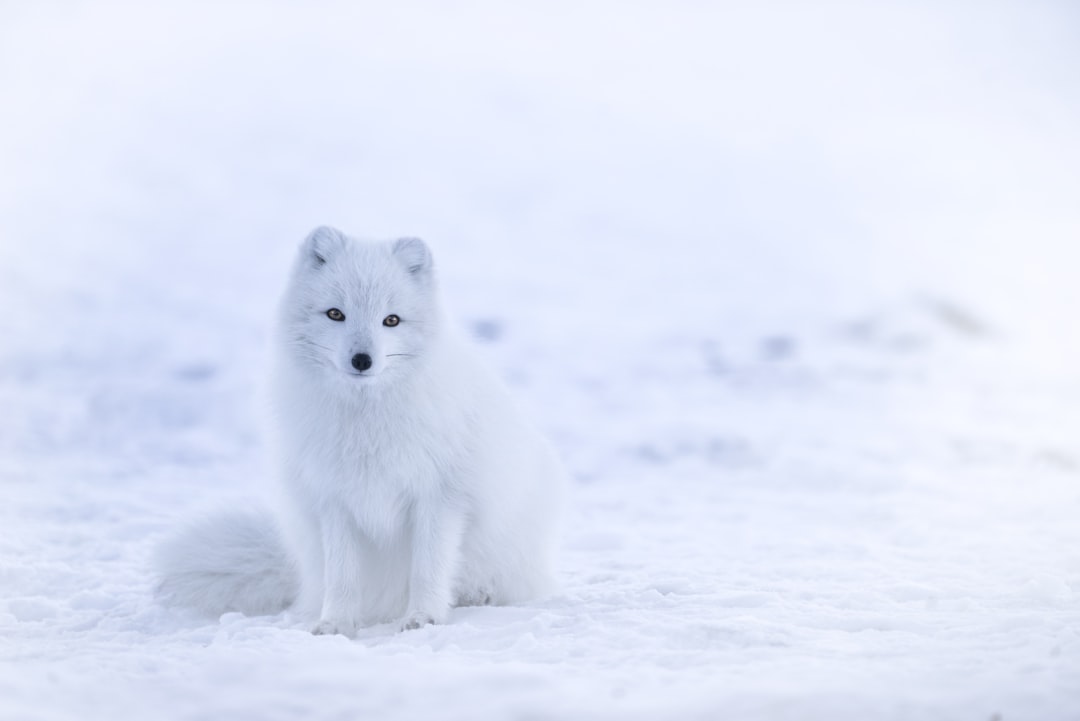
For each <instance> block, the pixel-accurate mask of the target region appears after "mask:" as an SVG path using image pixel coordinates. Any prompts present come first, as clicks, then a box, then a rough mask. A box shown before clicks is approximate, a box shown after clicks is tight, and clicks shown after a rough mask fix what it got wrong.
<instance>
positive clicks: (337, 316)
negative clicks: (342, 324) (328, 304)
mask: <svg viewBox="0 0 1080 721" xmlns="http://www.w3.org/2000/svg"><path fill="white" fill-rule="evenodd" d="M326 317H327V318H329V319H330V320H345V314H344V313H342V312H341V311H340V310H338V309H337V308H331V309H330V310H328V311H326Z"/></svg>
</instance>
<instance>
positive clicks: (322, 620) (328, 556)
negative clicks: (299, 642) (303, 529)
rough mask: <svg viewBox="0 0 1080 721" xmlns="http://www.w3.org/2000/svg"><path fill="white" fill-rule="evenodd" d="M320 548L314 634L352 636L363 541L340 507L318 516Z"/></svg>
mask: <svg viewBox="0 0 1080 721" xmlns="http://www.w3.org/2000/svg"><path fill="white" fill-rule="evenodd" d="M320 520H321V524H320V525H321V528H320V531H321V534H322V550H323V569H322V570H323V598H322V612H321V613H320V614H319V622H318V623H317V624H316V625H315V628H313V629H312V631H311V632H312V633H314V634H316V635H324V634H342V635H344V636H349V637H352V636H354V635H356V629H357V626H358V625H359V623H358V622H359V615H360V604H361V597H360V595H361V593H362V592H363V584H362V570H363V569H362V567H361V563H362V560H361V553H360V551H361V549H360V544H361V543H362V542H363V541H362V539H361V538H360V534H359V530H358V529H357V528H356V523H355V522H354V521H353V519H352V518H350V517H348V516H347V514H345V513H344V512H342V511H341V510H334V511H328V512H326V513H325V515H324V516H323V517H322V518H321V519H320Z"/></svg>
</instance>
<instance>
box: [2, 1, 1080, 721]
mask: <svg viewBox="0 0 1080 721" xmlns="http://www.w3.org/2000/svg"><path fill="white" fill-rule="evenodd" d="M511 8H512V9H511ZM1078 28H1080V10H1078V9H1077V7H1076V5H1075V4H1074V3H1069V2H1061V3H1058V4H1055V3H1051V2H1020V1H1018V2H1015V3H1012V4H1004V3H981V2H972V3H962V2H957V3H932V2H927V3H918V2H914V3H908V2H904V3H897V4H890V3H884V2H881V3H851V4H834V3H825V4H822V3H741V4H737V5H736V4H723V3H697V2H675V3H633V2H619V3H610V4H607V3H599V2H598V3H565V4H564V3H558V2H557V3H539V2H538V3H535V4H523V3H502V4H494V3H493V4H491V5H485V4H482V3H468V2H466V3H447V4H438V5H436V4H433V5H431V6H423V5H415V4H411V3H402V4H398V3H378V4H376V3H345V4H341V5H335V4H333V3H330V2H320V3H304V4H301V3H286V2H262V3H251V4H247V5H245V4H243V3H240V2H235V3H220V4H212V3H205V4H204V3H199V2H196V3H180V2H176V3H139V4H136V3H131V4H129V5H128V4H116V3H82V2H41V3H29V2H22V3H20V2H7V3H4V4H3V5H2V6H0V98H2V101H0V102H2V103H3V107H4V110H3V113H2V116H0V118H2V119H0V130H2V132H0V410H2V412H0V719H2V720H3V721H16V720H18V721H23V720H30V719H42V720H46V719H73V720H74V719H79V720H85V719H94V720H96V719H110V720H114V719H132V720H135V719H138V720H140V721H142V720H145V719H191V720H194V719H207V720H209V719H251V720H252V721H255V720H260V721H262V720H266V719H270V720H273V719H340V720H342V721H346V720H351V719H379V720H384V719H385V720H393V719H417V720H422V719H436V718H446V719H463V720H464V719H470V720H480V721H486V720H495V719H534V720H538V719H579V718H601V719H612V720H615V719H661V718H665V719H666V718H678V719H744V720H750V721H754V720H773V719H853V720H854V719H859V720H863V719H919V720H922V719H950V720H951V719H973V720H976V721H991V719H998V720H1000V721H1013V720H1015V719H1031V720H1033V721H1035V720H1039V721H1043V720H1047V721H1055V720H1058V719H1080V321H1078V320H1077V316H1078V313H1080V131H1078V130H1077V129H1078V128H1080V82H1078V80H1077V78H1078V71H1080V30H1078ZM323 223H328V224H333V225H337V226H339V227H341V228H343V229H345V230H347V231H349V232H351V233H355V234H359V235H368V236H373V237H392V236H397V235H419V236H422V237H424V238H425V239H427V240H428V241H429V243H430V244H431V245H432V247H433V248H434V249H435V252H436V258H437V261H438V263H439V267H440V271H441V274H442V284H443V288H444V294H445V296H446V298H447V302H448V304H449V306H450V308H451V310H452V312H453V314H454V317H455V318H456V319H457V320H458V321H459V322H460V323H461V324H462V325H463V326H465V327H467V328H469V329H470V330H471V332H472V333H473V334H474V335H475V336H476V338H477V342H478V343H480V344H481V348H482V350H483V351H484V353H485V355H486V357H487V358H488V360H489V361H490V362H491V364H492V365H493V367H495V368H496V369H497V370H498V371H499V372H500V373H501V374H502V375H503V377H504V378H506V380H507V382H508V383H509V384H510V385H511V386H512V388H513V389H514V391H515V393H516V395H517V396H518V397H519V398H520V399H521V400H522V402H523V403H524V404H525V405H526V406H527V407H528V408H530V410H531V411H532V413H533V414H534V416H535V417H536V418H537V420H538V422H539V423H540V425H541V426H542V427H543V428H544V429H545V430H546V432H547V433H548V434H549V435H550V437H551V438H552V439H553V441H554V442H555V444H556V445H557V447H558V449H559V450H560V452H561V454H562V456H563V457H564V459H565V461H566V464H567V466H568V468H569V469H570V471H571V473H572V475H573V477H574V478H575V484H574V488H573V492H572V494H571V498H570V503H569V507H568V508H567V513H566V528H565V533H564V551H563V553H562V558H561V582H562V589H561V591H560V592H559V593H558V594H557V595H554V596H552V597H550V598H546V599H543V600H540V601H537V602H535V603H533V604H530V605H528V606H524V607H516V608H471V609H459V610H456V611H455V612H454V613H453V614H452V618H451V622H450V623H448V624H447V625H444V626H437V627H427V628H424V629H421V630H418V631H411V632H407V633H396V632H395V629H393V628H391V627H389V626H387V627H376V628H371V629H368V630H366V631H364V632H362V633H361V635H360V637H359V638H357V639H356V640H352V641H350V640H347V639H345V638H342V637H315V636H312V635H310V634H309V633H307V631H306V629H305V628H304V627H303V625H302V624H300V623H298V622H297V621H296V620H295V619H293V618H291V617H290V616H289V615H288V614H284V615H281V616H275V617H261V618H245V617H243V616H240V615H236V614H230V615H226V616H224V617H222V618H220V619H201V618H197V617H193V616H188V615H185V614H183V613H181V612H178V611H175V610H172V609H167V608H163V607H161V606H160V605H158V604H157V603H155V600H154V597H153V593H152V588H153V581H152V577H151V572H150V564H149V561H150V557H151V555H152V553H153V549H154V547H155V545H156V544H157V543H158V542H159V541H160V540H161V539H162V538H164V537H165V536H167V535H168V534H169V532H170V531H171V530H172V529H175V528H177V527H178V526H179V525H181V524H183V523H185V522H186V521H187V520H188V519H191V518H193V517H197V516H198V515H199V514H200V513H204V512H206V511H212V510H214V509H217V508H221V507H223V506H231V505H257V504H258V503H260V502H261V498H262V496H263V495H264V494H265V492H266V489H268V487H269V485H270V484H269V480H268V479H269V478H270V476H271V475H272V473H273V469H272V468H271V467H270V463H269V461H268V460H267V458H266V453H265V452H266V448H265V447H264V440H263V438H264V428H263V427H264V418H265V412H264V410H263V409H264V407H265V406H264V393H263V382H264V371H265V368H266V365H267V350H266V343H267V340H268V332H269V325H270V322H271V319H272V317H273V314H274V308H275V304H276V302H277V296H278V294H279V293H280V291H281V289H282V287H283V284H284V280H285V273H286V269H287V266H288V263H289V262H290V260H291V256H292V254H293V252H294V248H295V246H296V244H297V243H298V242H299V241H300V239H301V238H302V237H303V235H304V234H305V233H306V232H307V231H309V230H310V229H311V228H312V227H314V226H316V225H319V224H323Z"/></svg>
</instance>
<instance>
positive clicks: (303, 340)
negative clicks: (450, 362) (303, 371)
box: [282, 227, 440, 385]
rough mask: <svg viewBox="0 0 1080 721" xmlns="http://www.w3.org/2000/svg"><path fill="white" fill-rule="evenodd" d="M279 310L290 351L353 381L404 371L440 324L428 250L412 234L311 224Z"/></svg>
mask: <svg viewBox="0 0 1080 721" xmlns="http://www.w3.org/2000/svg"><path fill="white" fill-rule="evenodd" d="M282 315H283V328H282V331H283V334H284V336H283V338H282V340H283V341H284V343H285V344H286V346H287V350H288V352H289V354H290V357H291V358H293V359H295V360H297V361H299V362H301V363H304V364H308V365H311V366H315V367H316V368H317V369H318V370H319V372H325V373H328V374H331V375H332V376H336V377H338V378H341V379H342V380H344V381H345V382H348V383H354V384H359V385H363V384H367V383H373V382H379V380H380V379H385V378H387V377H393V376H396V375H399V374H402V373H407V372H408V369H409V368H410V367H412V366H414V365H415V364H416V363H419V362H420V361H421V360H422V357H423V355H424V353H425V347H426V345H427V344H428V343H429V342H430V340H431V338H432V337H433V336H434V334H435V333H437V330H438V326H439V324H440V317H439V316H440V314H439V310H438V305H437V299H436V288H435V277H434V267H433V265H432V259H431V251H430V250H428V247H427V245H426V244H425V243H424V242H423V241H422V240H420V239H418V238H400V239H398V240H394V241H389V242H364V241H358V240H354V239H353V238H350V237H348V236H346V235H345V234H344V233H342V232H341V231H339V230H336V229H334V228H329V227H320V228H316V229H315V230H314V231H312V232H311V234H310V235H308V237H307V238H306V239H305V240H304V242H303V243H302V244H301V245H300V253H299V255H298V256H297V258H296V262H295V264H294V266H293V272H292V278H291V281H290V283H289V288H288V290H287V291H286V294H285V300H284V305H283V308H282Z"/></svg>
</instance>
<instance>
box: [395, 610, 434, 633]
mask: <svg viewBox="0 0 1080 721" xmlns="http://www.w3.org/2000/svg"><path fill="white" fill-rule="evenodd" d="M434 623H435V619H434V618H432V617H431V615H430V614H427V613H424V612H423V611H417V612H415V613H410V614H409V615H408V616H406V617H405V620H404V621H403V622H402V624H401V630H402V631H413V630H416V629H418V628H423V627H424V626H428V625H431V624H434Z"/></svg>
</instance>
